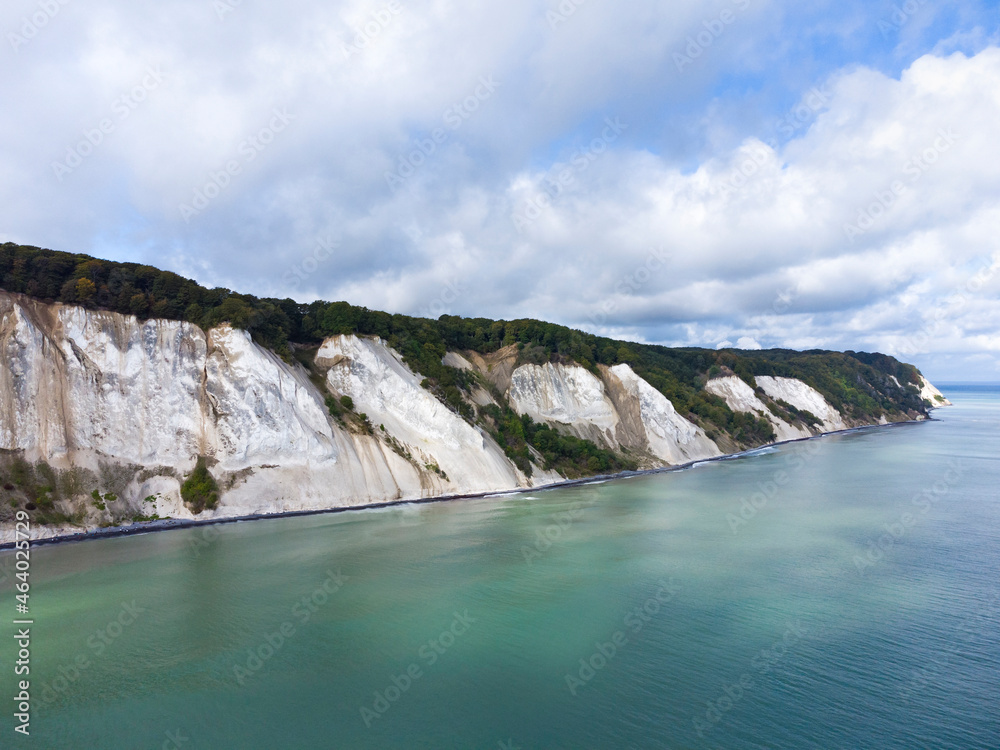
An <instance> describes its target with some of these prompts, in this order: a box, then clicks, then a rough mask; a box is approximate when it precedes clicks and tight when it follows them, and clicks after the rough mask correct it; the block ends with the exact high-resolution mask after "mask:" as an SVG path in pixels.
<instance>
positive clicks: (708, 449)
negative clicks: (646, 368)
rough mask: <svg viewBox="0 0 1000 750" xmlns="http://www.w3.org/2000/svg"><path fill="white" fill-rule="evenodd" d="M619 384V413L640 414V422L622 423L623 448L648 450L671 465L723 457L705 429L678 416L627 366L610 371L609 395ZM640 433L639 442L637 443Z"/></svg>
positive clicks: (624, 421)
mask: <svg viewBox="0 0 1000 750" xmlns="http://www.w3.org/2000/svg"><path fill="white" fill-rule="evenodd" d="M615 380H617V382H618V383H619V384H620V389H621V393H622V395H621V396H617V397H616V396H615V395H612V399H613V401H614V402H615V404H616V406H617V408H618V411H619V413H620V414H622V413H630V414H633V413H635V412H636V411H638V419H636V418H635V417H632V418H631V419H628V420H625V419H622V420H621V421H620V422H619V426H620V427H623V426H625V425H628V427H629V429H626V430H620V431H619V434H618V440H619V442H620V443H621V444H624V445H630V446H632V447H636V448H640V449H645V450H647V451H648V452H649V453H651V454H652V455H653V456H655V457H657V458H659V459H660V460H661V461H663V462H665V463H668V464H681V463H686V462H688V461H695V460H698V459H703V458H711V457H713V456H718V455H721V454H722V451H721V450H719V446H717V445H716V444H715V443H714V442H712V440H711V439H710V438H709V437H708V435H706V434H705V431H704V430H703V429H702V428H701V427H696V426H695V425H694V424H692V423H691V422H689V421H688V420H687V419H685V418H684V417H682V416H681V415H680V414H678V413H677V410H676V409H675V408H674V405H673V404H672V403H671V402H670V399H668V398H667V397H666V396H664V395H663V394H662V393H660V392H659V391H658V390H656V389H655V388H654V387H653V386H651V385H650V384H649V383H647V382H646V381H645V380H643V379H642V378H640V377H639V376H638V375H636V374H635V372H633V370H632V368H631V367H629V366H628V365H627V364H619V365H615V366H614V367H612V368H609V369H608V370H607V373H606V375H605V382H607V383H608V384H609V386H611V387H609V389H608V390H609V393H611V394H616V393H618V392H619V390H618V388H615V387H613V386H612V383H613V382H614V381H615ZM636 433H638V439H636Z"/></svg>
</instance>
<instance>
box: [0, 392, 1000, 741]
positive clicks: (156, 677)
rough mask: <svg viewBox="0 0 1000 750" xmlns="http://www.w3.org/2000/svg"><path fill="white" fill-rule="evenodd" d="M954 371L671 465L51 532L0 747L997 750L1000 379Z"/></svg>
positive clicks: (9, 686)
mask: <svg viewBox="0 0 1000 750" xmlns="http://www.w3.org/2000/svg"><path fill="white" fill-rule="evenodd" d="M944 390H945V392H946V394H947V395H948V396H949V398H951V399H952V400H953V401H954V402H955V403H956V406H955V407H953V408H950V409H942V410H939V411H937V412H935V416H936V417H937V419H936V420H935V421H933V422H928V423H923V424H913V425H903V426H897V427H890V428H884V429H876V430H867V431H862V432H856V433H852V434H846V435H837V436H832V437H827V438H823V439H820V440H814V441H808V442H803V443H794V444H789V445H784V446H779V447H776V448H773V449H769V450H766V451H764V452H760V453H758V454H757V455H754V456H752V457H747V458H741V459H737V460H728V461H722V462H715V463H709V464H704V465H701V466H699V467H697V468H694V469H690V470H686V471H683V472H678V473H671V474H660V475H653V476H644V477H639V478H633V479H626V480H619V481H610V482H605V483H602V484H595V485H587V486H581V487H573V488H564V489H558V490H551V491H545V492H535V493H531V494H521V495H510V496H505V497H494V498H484V499H479V500H471V501H457V502H450V503H441V504H431V505H420V506H401V507H396V508H391V509H386V510H380V511H365V512H357V513H346V514H339V515H331V516H313V517H307V518H288V519H279V520H270V521H257V522H252V523H240V524H234V525H229V526H221V527H211V528H210V529H209V528H197V529H185V530H180V531H173V532H166V533H158V534H149V535H145V536H138V537H126V538H119V539H110V540H102V541H98V542H87V543H80V544H69V545H60V546H54V547H42V548H38V549H37V550H35V551H34V553H33V555H34V556H33V563H32V582H33V588H32V598H31V604H32V616H33V617H34V619H35V625H34V629H33V639H34V640H33V646H32V648H33V654H32V667H33V668H32V675H31V677H32V694H33V697H34V702H35V713H34V716H33V719H32V725H31V728H32V735H31V738H30V739H25V738H21V737H19V736H18V735H16V734H14V732H13V723H12V717H11V716H10V713H11V712H10V711H9V710H8V711H5V712H4V715H3V716H2V717H0V737H2V738H3V739H2V741H0V743H2V744H0V746H2V747H21V746H23V747H29V746H30V747H34V748H87V747H92V748H123V749H124V748H128V749H132V748H160V747H175V746H176V747H183V748H185V749H187V748H190V749H192V750H193V749H194V748H212V749H214V750H218V749H219V748H276V747H281V748H379V749H389V748H407V749H411V748H494V749H496V748H515V747H516V748H523V749H525V750H527V749H528V748H567V749H568V748H574V749H575V748H677V749H682V748H713V749H714V748H726V749H727V750H728V749H730V748H732V749H733V750H750V749H751V748H754V749H763V748H768V749H769V750H785V749H787V750H791V749H793V748H794V749H796V750H798V749H800V748H823V750H832V749H834V748H879V749H880V750H893V749H896V748H898V749H899V750H903V749H906V750H910V749H911V748H924V747H926V748H935V749H938V750H950V749H953V750H975V749H977V748H984V749H986V748H991V749H993V750H996V748H998V747H1000V600H998V598H997V597H998V594H1000V575H998V571H1000V502H998V494H1000V493H998V490H997V488H998V487H1000V388H996V387H992V388H990V387H971V386H953V387H950V388H949V387H946V388H944ZM755 493H757V494H755ZM755 506H757V507H755ZM0 561H2V562H3V563H4V564H5V566H6V565H9V563H10V554H9V553H5V554H4V555H3V556H2V558H0ZM5 569H6V567H5ZM11 584H12V580H11V579H10V578H8V579H7V580H6V581H5V582H4V583H3V584H0V594H2V596H0V602H3V604H2V606H3V609H4V611H3V612H2V618H3V620H2V626H0V628H2V635H3V636H4V637H3V641H2V642H3V643H4V644H7V645H5V646H3V647H2V654H0V656H2V661H0V664H2V670H3V671H2V674H0V689H2V691H3V693H2V694H3V696H4V698H5V699H6V698H8V697H12V696H13V694H14V687H13V676H12V674H11V673H12V668H11V657H12V656H13V653H14V651H13V647H12V646H11V645H10V644H11V643H12V642H13V641H12V638H11V637H10V635H11V632H12V630H11V625H10V620H11V619H12V617H11V616H10V615H12V612H13V592H12V586H11ZM581 660H582V662H581ZM9 705H10V702H8V706H9ZM171 743H173V744H171Z"/></svg>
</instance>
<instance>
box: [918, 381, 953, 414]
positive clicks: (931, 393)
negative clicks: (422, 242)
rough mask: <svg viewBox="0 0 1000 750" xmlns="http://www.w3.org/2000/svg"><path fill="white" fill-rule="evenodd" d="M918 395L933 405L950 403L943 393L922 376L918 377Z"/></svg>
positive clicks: (948, 404) (949, 404) (947, 404)
mask: <svg viewBox="0 0 1000 750" xmlns="http://www.w3.org/2000/svg"><path fill="white" fill-rule="evenodd" d="M920 397H921V398H922V399H924V401H926V402H928V403H929V404H930V405H931V406H933V407H938V406H951V405H952V404H951V401H949V400H948V399H946V398H945V397H944V394H943V393H941V391H939V390H938V389H937V388H935V387H934V386H933V385H932V384H931V383H930V381H928V380H927V378H925V377H923V376H921V377H920Z"/></svg>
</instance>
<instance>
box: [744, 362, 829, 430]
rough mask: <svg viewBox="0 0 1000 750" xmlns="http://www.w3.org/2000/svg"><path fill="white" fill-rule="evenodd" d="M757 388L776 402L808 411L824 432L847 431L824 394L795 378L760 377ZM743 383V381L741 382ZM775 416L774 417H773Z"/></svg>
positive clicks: (758, 377)
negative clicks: (818, 421) (820, 424)
mask: <svg viewBox="0 0 1000 750" xmlns="http://www.w3.org/2000/svg"><path fill="white" fill-rule="evenodd" d="M755 380H756V381H757V387H758V388H761V389H762V390H763V391H764V393H766V394H767V395H768V397H769V398H771V399H772V400H774V401H776V402H777V401H784V402H785V403H787V404H791V405H792V406H794V407H795V408H796V409H799V410H800V411H807V412H809V413H810V414H812V415H813V416H815V417H816V418H817V419H819V420H820V422H821V423H822V431H823V432H835V431H837V430H844V429H847V424H846V423H845V422H844V418H843V417H842V416H841V415H840V412H839V411H837V410H836V409H834V408H833V407H832V406H830V403H829V402H828V401H827V400H826V399H825V398H823V394H822V393H820V392H819V391H817V390H816V389H815V388H813V387H812V386H810V385H806V384H805V383H803V382H802V381H801V380H796V379H795V378H774V377H770V376H768V375H758V376H757V377H756V378H755ZM741 382H742V381H741ZM772 416H773V415H772Z"/></svg>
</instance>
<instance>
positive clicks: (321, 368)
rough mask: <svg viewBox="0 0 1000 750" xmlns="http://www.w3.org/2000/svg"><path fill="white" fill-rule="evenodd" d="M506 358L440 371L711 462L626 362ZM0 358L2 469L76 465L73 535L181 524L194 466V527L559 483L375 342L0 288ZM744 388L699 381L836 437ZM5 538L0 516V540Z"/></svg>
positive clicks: (589, 430)
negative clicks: (317, 338) (200, 508)
mask: <svg viewBox="0 0 1000 750" xmlns="http://www.w3.org/2000/svg"><path fill="white" fill-rule="evenodd" d="M519 356H520V352H519V349H518V348H517V347H516V346H509V347H506V348H503V349H500V350H499V351H497V352H494V353H492V354H487V355H482V354H478V353H475V352H449V353H447V354H446V356H445V358H444V363H445V364H447V365H449V366H452V367H457V368H460V369H463V370H467V371H469V372H471V373H473V374H474V380H475V381H476V383H478V385H474V386H473V387H472V389H471V391H470V392H468V393H467V398H468V399H469V401H470V402H471V403H474V404H478V405H480V406H483V405H487V404H495V403H502V402H504V401H505V400H506V402H507V403H509V404H510V405H511V407H512V408H513V409H515V410H516V411H517V412H518V413H520V414H527V415H530V416H531V417H532V419H534V420H535V421H537V422H544V423H546V424H549V425H551V426H553V427H554V428H555V429H557V430H560V431H562V432H565V433H569V434H574V435H577V436H579V437H581V438H586V439H589V440H592V441H594V442H595V443H597V444H599V445H601V446H604V447H607V448H610V449H612V450H615V451H627V452H628V453H629V455H630V456H632V457H634V458H636V459H637V460H638V461H639V464H640V466H641V467H642V468H656V467H663V466H668V465H676V464H681V463H686V462H689V461H695V460H700V459H706V458H712V457H714V456H718V455H720V453H721V451H720V449H719V447H718V445H716V443H715V442H713V440H711V439H710V438H709V437H708V435H707V434H706V433H705V431H704V430H703V429H702V428H701V427H700V426H698V425H696V424H694V423H692V422H691V421H689V420H688V419H687V418H685V417H684V416H683V415H681V414H678V413H677V411H676V409H675V408H674V405H673V404H672V403H671V402H670V400H669V399H667V398H666V397H665V396H664V395H663V394H662V393H660V392H659V391H658V390H656V389H655V388H654V387H653V386H652V385H650V384H649V383H648V382H646V381H645V380H643V379H642V378H641V377H639V375H637V374H636V373H635V372H634V371H633V370H632V368H631V367H629V365H627V364H618V365H615V366H614V367H604V366H600V367H598V368H596V369H595V370H593V371H592V370H589V369H586V368H584V367H581V366H579V365H577V364H573V363H567V362H547V363H545V364H530V363H521V362H519ZM0 357H2V360H0V460H7V459H10V458H11V457H23V458H25V459H27V460H28V461H30V462H37V461H44V462H47V463H48V464H49V465H50V466H51V467H52V468H53V469H54V470H55V471H56V472H59V471H62V472H64V473H65V472H82V473H79V474H78V475H75V476H76V479H75V483H72V484H73V486H74V487H75V488H76V489H75V490H73V492H74V493H75V494H74V495H73V496H74V497H76V500H75V501H73V502H69V501H66V502H65V507H63V508H62V510H63V511H64V512H66V513H70V512H71V511H72V512H76V513H82V516H79V518H80V522H81V523H82V524H83V525H84V526H90V527H93V526H96V525H99V524H101V523H107V522H108V521H109V520H110V521H114V522H119V521H121V520H123V519H128V518H129V517H132V516H135V515H142V516H149V515H152V514H154V513H155V514H157V515H159V516H160V517H172V518H178V519H189V518H191V517H192V512H191V510H190V509H189V508H188V507H187V506H186V505H185V504H184V503H183V502H182V500H181V495H180V488H181V483H182V481H183V478H184V477H185V476H186V475H188V474H189V473H190V472H191V470H192V469H193V467H194V466H195V464H196V462H197V461H198V459H199V457H204V459H205V460H206V462H207V464H208V466H209V469H210V471H211V473H212V475H213V476H214V477H215V478H216V480H217V481H218V483H219V485H220V495H221V500H220V503H219V505H218V506H217V507H216V508H215V509H211V510H205V511H204V512H203V513H202V514H201V515H200V516H199V518H202V519H212V518H220V517H233V516H244V515H254V514H267V513H277V512H286V511H295V510H319V509H327V508H334V507H347V506H352V505H362V504H374V503H383V502H388V501H394V500H407V499H417V498H425V497H433V496H440V495H449V494H472V493H486V492H495V491H509V490H514V489H518V488H526V487H532V486H539V485H543V484H548V483H552V482H556V481H559V480H560V479H561V477H560V476H559V475H557V474H556V473H554V472H551V471H543V470H542V469H541V468H540V466H537V465H536V466H534V467H533V469H534V470H533V471H532V472H531V476H530V477H528V476H526V475H525V474H524V473H523V472H522V471H521V470H520V469H518V468H517V466H515V464H514V463H513V462H512V461H511V460H510V459H509V458H508V457H507V456H506V455H505V453H504V451H503V449H502V448H501V447H500V446H499V445H498V444H497V443H496V442H495V441H494V439H493V438H492V437H491V435H490V434H488V433H487V432H485V431H484V430H483V429H482V428H481V427H479V426H477V425H476V424H473V423H472V421H470V420H467V419H465V418H463V417H462V416H460V415H459V414H457V413H456V412H454V411H452V410H451V409H450V408H449V407H448V406H446V405H445V404H444V403H442V402H441V401H439V400H438V399H437V398H436V397H435V396H434V395H433V394H432V393H431V392H430V391H428V390H427V389H426V388H424V387H422V386H421V381H422V379H423V378H422V376H420V375H419V374H417V373H414V372H413V371H411V370H410V369H409V367H408V366H407V365H406V364H405V362H404V361H403V360H402V358H401V357H400V355H399V354H398V353H397V352H395V351H394V350H393V349H392V348H390V347H389V346H388V345H387V344H386V343H385V342H384V341H382V340H381V339H378V338H365V337H359V336H354V335H345V336H335V337H332V338H329V339H327V340H326V341H324V342H323V344H322V346H321V347H320V348H319V350H318V351H317V352H316V355H315V357H314V358H313V359H312V361H311V362H309V363H307V364H308V365H309V367H310V369H308V370H307V369H306V368H305V367H304V366H303V365H300V364H298V363H294V364H293V363H289V362H287V361H285V360H283V359H281V358H280V357H278V356H277V355H275V354H274V353H273V352H271V351H269V350H266V349H264V348H262V347H260V346H258V345H257V344H256V343H254V342H253V341H252V340H251V338H250V336H249V335H248V334H247V333H246V332H245V331H242V330H238V329H234V328H231V327H230V326H228V325H222V326H219V327H217V328H214V329H212V330H210V331H208V332H206V331H203V330H202V329H201V328H198V327H197V326H194V325H191V324H188V323H183V322H178V321H168V320H147V321H144V322H141V321H138V320H137V319H136V318H135V317H132V316H127V315H120V314H116V313H107V312H100V311H92V310H86V309H84V308H81V307H75V306H67V305H60V304H52V305H47V304H44V303H41V302H38V301H36V300H33V299H31V298H27V297H23V296H20V295H12V294H7V293H4V292H0ZM757 380H758V386H759V388H760V393H761V395H760V396H759V395H758V394H757V393H755V391H754V389H753V388H751V387H750V386H749V385H747V384H746V383H745V382H744V381H742V380H740V379H739V378H736V377H724V378H717V379H714V380H711V381H710V382H709V383H708V385H707V389H708V390H709V391H710V392H712V393H715V394H717V395H719V396H721V397H722V398H724V399H725V400H726V403H727V404H729V406H730V408H732V409H734V410H739V411H753V412H756V413H758V414H759V415H761V416H763V417H765V418H767V419H769V420H770V421H771V423H772V424H774V425H775V431H776V432H777V435H778V439H779V440H787V439H793V438H798V437H806V436H808V435H810V434H813V432H818V431H820V429H822V430H823V431H829V430H836V429H842V428H843V427H844V426H846V425H845V424H844V420H843V418H842V417H841V415H840V414H839V413H838V412H837V411H836V410H835V409H833V407H832V406H830V404H829V403H827V402H826V401H825V399H824V398H823V397H822V395H821V394H819V393H818V392H817V391H815V390H814V389H812V388H810V387H809V386H808V385H806V384H805V383H802V382H801V381H798V380H794V379H791V378H766V377H760V378H758V379H757ZM923 388H924V391H923V393H924V397H925V398H928V399H929V400H930V401H932V403H935V404H941V403H942V402H941V400H940V399H939V398H938V396H939V395H940V394H939V392H938V391H937V390H936V389H935V388H934V387H933V386H931V385H930V384H929V383H927V382H926V381H924V383H923ZM341 397H349V398H350V399H351V400H352V401H353V407H352V409H351V410H349V411H348V413H346V414H335V413H331V409H330V403H332V404H333V405H334V407H335V408H334V409H333V411H334V412H338V411H339V409H338V408H337V404H338V403H339V400H340V398H341ZM762 398H765V399H767V400H769V401H770V402H772V404H771V405H773V404H774V403H779V402H785V403H786V404H789V405H790V406H791V407H794V409H796V410H799V411H808V412H810V413H811V414H813V415H815V416H816V417H817V418H818V419H819V420H821V422H822V424H821V426H820V427H819V428H817V429H815V430H812V431H810V430H809V429H808V428H806V427H805V426H804V424H803V423H801V422H800V421H795V420H792V422H789V421H785V420H783V419H781V418H779V417H778V416H776V415H775V413H773V412H772V410H771V408H769V405H768V404H765V403H764V400H762ZM779 411H780V410H779ZM786 412H787V410H785V411H781V413H783V414H784V413H786ZM362 415H363V416H362ZM793 422H794V423H793ZM535 458H536V459H538V460H537V462H536V463H541V459H540V457H539V456H537V454H536V455H535ZM81 477H82V479H81ZM60 481H61V480H60ZM87 482H89V483H90V484H87ZM81 483H82V484H81ZM83 485H86V486H83ZM95 489H100V490H101V492H103V493H109V492H110V493H112V494H113V495H115V496H116V497H117V499H116V500H114V501H108V502H114V503H117V505H115V510H114V514H112V511H111V510H108V509H105V508H103V507H101V506H102V505H107V503H106V502H104V501H94V502H91V500H90V492H91V491H92V490H95ZM74 503H75V505H74ZM2 521H3V518H0V522H2ZM56 531H58V528H56V527H49V528H48V529H43V530H40V531H39V533H40V534H41V535H49V534H51V533H55V532H56ZM11 534H12V529H11V528H9V525H4V524H2V523H0V541H4V540H9V539H8V538H9V537H10V536H11Z"/></svg>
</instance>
